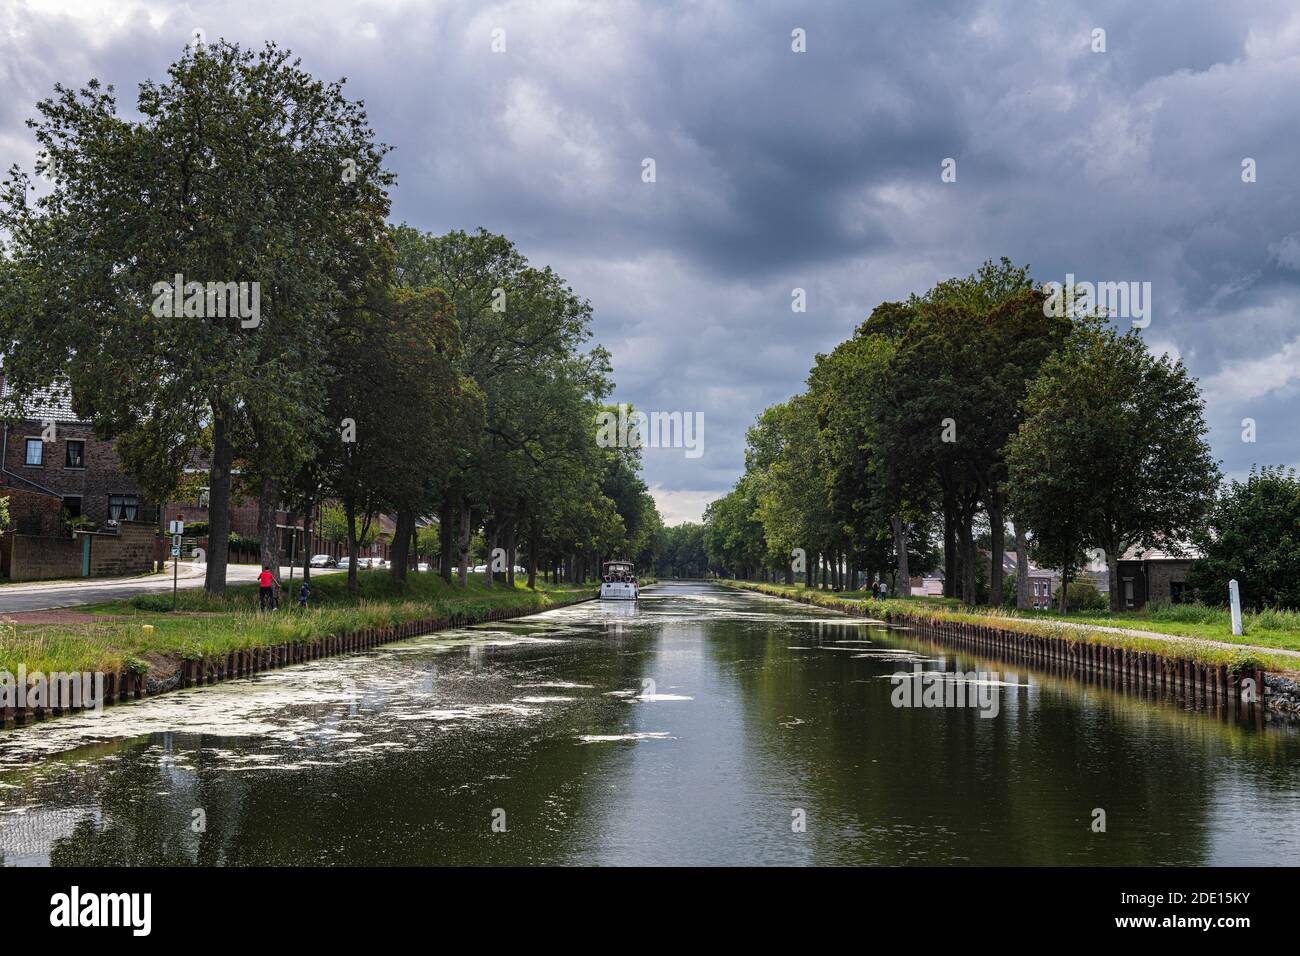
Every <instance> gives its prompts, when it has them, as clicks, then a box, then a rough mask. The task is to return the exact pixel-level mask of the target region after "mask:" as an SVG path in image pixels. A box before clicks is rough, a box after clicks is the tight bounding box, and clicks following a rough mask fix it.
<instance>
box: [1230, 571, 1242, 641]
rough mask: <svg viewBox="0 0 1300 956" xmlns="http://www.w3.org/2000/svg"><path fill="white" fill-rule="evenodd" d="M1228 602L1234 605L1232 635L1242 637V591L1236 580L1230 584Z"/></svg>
mask: <svg viewBox="0 0 1300 956" xmlns="http://www.w3.org/2000/svg"><path fill="white" fill-rule="evenodd" d="M1228 601H1229V602H1230V603H1231V604H1232V634H1233V636H1234V637H1241V589H1240V588H1239V587H1237V579H1236V578H1233V579H1232V580H1231V581H1229V582H1228Z"/></svg>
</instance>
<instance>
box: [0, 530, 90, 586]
mask: <svg viewBox="0 0 1300 956" xmlns="http://www.w3.org/2000/svg"><path fill="white" fill-rule="evenodd" d="M8 537H9V538H10V539H11V543H10V547H11V554H10V558H9V579H10V580H11V581H44V580H48V579H50V578H76V577H80V576H81V548H82V544H81V542H80V541H79V540H77V539H74V538H41V537H34V536H29V535H25V534H14V535H9V536H8Z"/></svg>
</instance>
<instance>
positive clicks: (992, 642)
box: [886, 614, 1269, 723]
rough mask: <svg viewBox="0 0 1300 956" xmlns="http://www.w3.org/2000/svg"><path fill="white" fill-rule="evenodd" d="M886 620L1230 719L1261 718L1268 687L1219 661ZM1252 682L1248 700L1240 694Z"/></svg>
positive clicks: (917, 620)
mask: <svg viewBox="0 0 1300 956" xmlns="http://www.w3.org/2000/svg"><path fill="white" fill-rule="evenodd" d="M886 619H887V620H888V621H889V623H890V624H902V625H904V626H906V627H907V628H908V630H910V631H912V632H913V633H915V634H917V635H919V636H921V637H924V638H926V639H927V640H931V641H934V642H936V643H939V644H946V645H948V646H950V647H955V648H957V649H959V650H963V651H968V652H970V653H972V654H985V655H988V656H992V657H997V658H999V659H1001V660H1005V661H1009V662H1012V663H1019V664H1024V665H1026V666H1030V667H1035V668H1039V669H1044V670H1048V671H1053V672H1057V673H1061V674H1063V675H1065V676H1071V677H1075V678H1079V679H1084V680H1087V681H1088V682H1090V683H1096V684H1098V685H1099V686H1102V687H1105V688H1107V689H1110V690H1115V691H1119V692H1124V693H1133V694H1136V695H1139V696H1143V697H1151V698H1160V699H1167V700H1171V701H1177V702H1179V703H1182V704H1185V705H1187V706H1192V707H1197V708H1200V709H1205V710H1209V711H1214V712H1217V713H1219V714H1220V715H1221V716H1223V717H1227V718H1232V719H1246V720H1252V719H1253V720H1254V721H1256V722H1257V723H1262V722H1263V718H1264V713H1265V710H1266V709H1267V708H1266V707H1264V706H1259V702H1262V701H1263V699H1264V696H1265V694H1266V692H1267V689H1268V684H1269V681H1268V675H1267V674H1265V672H1264V671H1263V670H1260V669H1255V670H1250V671H1244V672H1234V671H1232V670H1230V669H1229V668H1228V666H1227V665H1226V664H1204V663H1200V662H1198V661H1194V660H1189V659H1187V658H1176V657H1167V656H1165V655H1163V654H1156V653H1154V652H1151V651H1139V650H1132V649H1130V648H1124V647H1117V646H1115V645H1113V644H1103V643H1098V642H1095V641H1084V640H1073V639H1071V638H1068V637H1049V636H1046V635H1037V634H1027V633H1024V632H1021V631H1009V630H1005V629H1003V628H998V627H989V626H987V625H981V624H970V623H967V622H964V621H947V620H942V619H938V618H932V617H927V616H924V615H912V614H888V615H886ZM1247 679H1250V680H1253V681H1254V690H1255V698H1254V701H1252V700H1250V699H1248V697H1249V695H1245V694H1243V693H1242V691H1243V689H1244V687H1245V686H1247V685H1243V681H1245V680H1247Z"/></svg>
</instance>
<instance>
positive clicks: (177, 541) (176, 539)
mask: <svg viewBox="0 0 1300 956" xmlns="http://www.w3.org/2000/svg"><path fill="white" fill-rule="evenodd" d="M180 546H181V536H180V535H179V534H174V535H172V550H173V551H174V550H175V549H177V548H179V547H180Z"/></svg>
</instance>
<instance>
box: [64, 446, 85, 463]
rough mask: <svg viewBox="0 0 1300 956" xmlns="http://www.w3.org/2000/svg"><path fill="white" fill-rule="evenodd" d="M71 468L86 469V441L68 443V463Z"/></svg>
mask: <svg viewBox="0 0 1300 956" xmlns="http://www.w3.org/2000/svg"><path fill="white" fill-rule="evenodd" d="M67 467H69V468H85V467H86V443H85V442H84V441H70V442H68V461H67Z"/></svg>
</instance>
